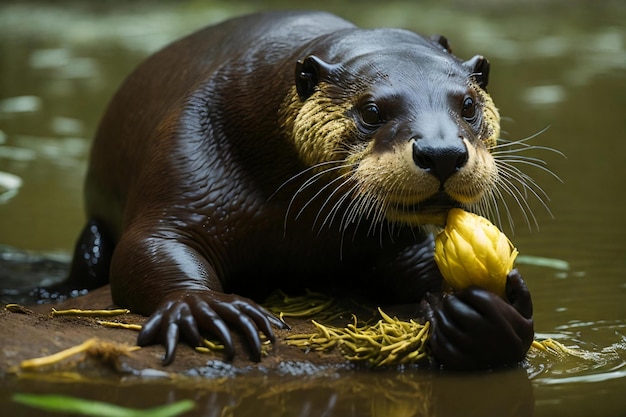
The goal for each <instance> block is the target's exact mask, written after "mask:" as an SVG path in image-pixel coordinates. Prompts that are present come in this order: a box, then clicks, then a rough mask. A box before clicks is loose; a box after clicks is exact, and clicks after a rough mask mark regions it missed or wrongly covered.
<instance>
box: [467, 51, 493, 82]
mask: <svg viewBox="0 0 626 417" xmlns="http://www.w3.org/2000/svg"><path fill="white" fill-rule="evenodd" d="M463 66H464V67H465V68H467V69H468V70H469V72H470V73H471V75H472V77H474V79H475V80H476V84H478V85H479V86H480V88H482V89H483V90H486V89H487V84H489V61H487V59H486V58H485V57H484V56H482V55H476V56H475V57H473V58H471V59H470V60H468V61H465V62H464V63H463Z"/></svg>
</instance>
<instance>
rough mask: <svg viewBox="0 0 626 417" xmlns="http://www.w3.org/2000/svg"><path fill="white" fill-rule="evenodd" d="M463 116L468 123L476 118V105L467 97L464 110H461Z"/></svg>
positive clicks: (464, 101) (464, 100)
mask: <svg viewBox="0 0 626 417" xmlns="http://www.w3.org/2000/svg"><path fill="white" fill-rule="evenodd" d="M461 116H463V118H464V119H465V120H467V121H468V122H472V121H474V119H475V117H476V103H475V102H474V99H473V98H472V97H470V96H465V98H464V99H463V109H462V110H461Z"/></svg>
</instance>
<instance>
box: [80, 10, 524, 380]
mask: <svg viewBox="0 0 626 417" xmlns="http://www.w3.org/2000/svg"><path fill="white" fill-rule="evenodd" d="M488 69H489V67H488V64H487V62H486V60H484V59H483V58H482V57H476V58H474V59H472V60H469V61H467V62H463V61H461V60H459V59H458V58H456V57H454V56H453V55H452V54H450V52H449V51H448V49H447V43H446V42H445V39H443V38H436V39H435V40H431V39H428V38H424V37H421V36H419V35H416V34H414V33H412V32H408V31H402V30H396V29H380V30H363V29H358V28H356V27H354V26H353V25H352V24H350V23H348V22H346V21H344V20H342V19H340V18H337V17H335V16H332V15H329V14H324V13H269V14H260V15H252V16H247V17H243V18H239V19H234V20H230V21H227V22H225V23H222V24H220V25H217V26H213V27H209V28H206V29H204V30H201V31H199V32H197V33H195V34H193V35H191V36H189V37H186V38H184V39H182V40H180V41H178V42H175V43H173V44H172V45H170V46H168V47H166V48H165V49H163V50H162V51H160V52H158V53H156V54H155V55H153V56H152V57H150V58H148V59H147V60H146V61H145V62H144V63H142V64H141V65H140V66H139V67H138V68H137V69H136V70H135V71H134V72H133V73H132V74H131V75H130V76H129V77H128V79H127V80H126V81H125V82H124V84H123V85H122V86H121V88H120V89H119V91H118V92H117V94H116V95H115V97H114V98H113V100H112V102H111V104H110V106H109V108H108V110H107V112H106V114H105V115H104V117H103V119H102V122H101V124H100V128H99V130H98V133H97V135H96V138H95V142H94V145H93V150H92V154H91V159H90V164H89V170H88V175H87V182H86V187H85V189H86V206H87V214H88V217H89V219H90V220H89V223H88V225H87V226H86V228H85V230H84V231H83V235H82V236H81V238H80V239H79V242H78V244H77V252H76V256H75V260H74V263H73V270H72V274H71V275H72V276H71V277H70V281H69V282H70V283H71V284H72V285H74V286H81V287H83V286H86V287H94V286H97V285H100V284H102V283H105V282H106V281H107V280H108V281H110V283H111V290H112V294H113V297H114V301H115V302H116V303H117V304H119V305H121V306H126V307H129V308H130V309H132V310H133V311H135V312H138V313H142V314H145V315H151V318H150V319H149V320H148V322H147V323H146V325H145V326H144V329H143V331H142V332H141V334H140V335H139V340H138V343H139V344H142V345H145V344H152V343H162V344H164V345H165V346H166V351H167V353H166V357H165V362H166V363H167V362H170V361H171V360H173V358H174V351H175V346H176V344H177V343H178V340H179V338H183V339H185V340H186V341H187V342H188V343H190V344H192V345H197V344H198V343H199V340H200V335H201V334H202V333H212V334H213V335H215V336H217V337H218V338H220V339H221V340H222V341H223V342H224V343H225V345H226V355H227V357H232V355H233V354H234V351H233V348H232V346H233V345H232V339H231V335H230V328H234V329H238V330H239V331H242V332H243V333H244V334H245V335H246V337H247V339H248V341H249V344H250V346H251V357H252V359H254V360H260V340H259V332H264V333H265V334H266V335H268V336H269V337H270V338H273V332H272V329H271V327H272V325H275V326H282V323H281V322H280V321H279V320H277V319H276V318H274V317H273V316H272V315H271V314H269V313H268V312H266V311H265V310H264V309H262V308H261V307H259V306H258V305H257V304H256V303H255V302H254V301H252V300H251V299H249V298H243V297H244V296H245V297H250V298H253V299H255V300H259V299H260V298H261V297H263V296H264V295H266V294H267V293H269V292H271V291H272V290H273V289H276V288H282V289H283V290H287V291H290V290H301V289H303V288H312V289H322V290H326V291H331V290H332V291H343V292H349V293H351V294H355V293H358V294H359V295H361V296H365V297H369V298H370V299H372V300H374V301H377V302H378V301H381V302H382V301H385V302H395V303H415V304H416V305H418V304H420V303H422V305H423V306H426V309H425V311H424V314H425V315H426V316H427V317H428V318H429V319H431V320H432V321H433V325H434V331H433V336H432V339H431V346H432V347H433V352H434V354H435V357H436V358H437V359H438V360H439V361H441V362H442V363H443V364H445V365H449V366H451V367H459V368H476V367H488V366H499V365H502V364H507V363H511V362H516V361H519V360H521V359H522V358H523V357H524V354H525V352H526V350H527V349H528V346H529V345H530V342H531V340H532V335H533V330H532V318H531V316H532V307H531V303H530V296H529V294H528V292H527V290H526V288H525V285H524V282H523V280H522V279H521V277H520V276H519V274H517V273H516V272H514V273H512V274H511V276H510V277H509V284H508V287H507V288H508V293H507V294H508V302H507V301H505V300H502V299H501V298H499V297H497V296H494V295H493V294H490V293H487V292H486V291H483V290H480V289H477V288H471V289H468V290H466V291H463V292H460V293H458V294H457V295H454V296H446V297H443V296H442V295H441V293H440V291H441V277H440V274H439V273H438V270H437V268H436V266H435V264H434V262H433V259H432V238H431V237H429V235H428V234H427V233H425V232H424V231H423V230H422V228H421V225H425V224H428V223H441V222H443V219H445V213H446V212H447V210H449V208H451V207H465V208H467V209H471V208H472V207H474V206H475V205H479V204H481V201H482V200H483V199H484V198H485V196H486V195H490V194H489V193H490V189H491V188H493V187H494V184H493V183H494V181H495V176H496V175H497V172H496V169H495V165H494V163H493V161H492V159H491V156H490V153H489V150H490V149H491V147H493V146H494V144H495V140H496V139H497V135H498V132H499V125H498V121H499V119H498V117H497V111H496V110H495V107H494V106H493V102H491V99H490V97H489V95H488V94H487V93H486V90H485V87H486V85H487V75H488ZM86 277H91V278H90V279H89V281H88V282H87V281H85V278H86ZM427 294H430V295H429V296H427ZM424 300H426V302H424ZM470 329H471V332H470ZM470 333H471V334H470Z"/></svg>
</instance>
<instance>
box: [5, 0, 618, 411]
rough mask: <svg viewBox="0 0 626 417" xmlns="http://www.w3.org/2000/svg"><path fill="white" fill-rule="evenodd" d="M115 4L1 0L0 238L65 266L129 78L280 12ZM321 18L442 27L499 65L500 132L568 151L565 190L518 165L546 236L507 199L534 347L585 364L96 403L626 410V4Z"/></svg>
mask: <svg viewBox="0 0 626 417" xmlns="http://www.w3.org/2000/svg"><path fill="white" fill-rule="evenodd" d="M120 6H121V5H115V6H114V5H113V3H105V4H104V5H99V4H97V3H94V4H91V3H86V4H83V3H73V2H68V3H67V5H62V4H60V3H55V5H54V6H52V5H49V6H47V5H29V4H28V3H27V4H23V3H18V2H16V3H8V4H6V3H3V5H2V6H0V51H1V52H0V244H1V245H8V246H11V247H15V248H19V249H26V250H32V251H36V252H45V253H48V254H52V255H54V256H56V257H57V258H60V259H67V257H68V256H69V252H70V250H71V248H72V245H73V243H74V239H75V237H76V235H77V234H78V232H79V230H80V228H81V227H82V223H83V213H82V190H81V189H82V178H83V175H84V172H85V160H86V155H87V152H88V149H89V142H90V138H91V136H92V135H93V132H94V130H95V128H96V126H97V123H98V119H99V117H100V115H101V114H102V112H103V110H104V108H105V105H106V103H107V101H108V99H109V97H110V96H111V94H112V93H113V91H114V90H115V88H117V86H118V85H119V83H120V82H121V81H122V79H123V77H124V76H125V75H126V74H127V73H128V72H129V71H130V70H131V69H132V68H133V67H134V66H135V65H136V64H137V63H138V62H139V61H140V60H141V59H143V58H144V57H145V56H147V55H148V54H149V53H150V52H153V51H154V50H156V49H157V48H159V47H160V46H162V45H164V44H165V43H167V42H169V41H170V40H172V39H175V38H177V37H179V36H181V35H183V34H186V33H189V32H191V31H193V30H194V29H196V28H199V27H201V26H203V25H205V24H208V23H211V22H215V21H218V20H221V19H223V18H225V17H227V16H230V15H236V14H241V13H244V12H247V11H252V10H255V9H266V8H269V7H270V6H269V5H267V6H262V5H261V4H259V3H240V2H235V3H229V5H228V6H227V5H226V3H225V2H216V3H215V5H213V4H211V2H202V3H200V2H179V3H173V2H172V3H171V4H170V3H169V2H159V3H158V4H156V5H154V4H148V3H138V4H135V3H133V6H126V8H120ZM272 6H273V7H280V4H279V3H275V4H273V5H272ZM315 8H321V9H326V10H330V11H335V12H337V13H339V14H341V15H343V16H345V17H347V18H349V19H350V20H352V21H354V22H356V23H358V24H360V25H362V26H401V27H407V28H410V29H413V30H416V31H419V32H423V33H442V34H445V35H446V36H447V37H448V38H449V39H450V40H451V42H452V46H453V49H454V52H455V53H456V54H457V55H459V56H461V57H465V58H469V57H471V56H472V55H474V54H476V53H480V54H484V55H485V56H486V57H488V58H489V59H490V61H491V64H492V72H491V79H490V92H491V94H492V96H493V97H494V100H495V102H496V104H497V105H498V107H499V108H500V111H501V113H502V115H503V116H504V117H505V118H506V119H505V120H504V121H503V130H504V131H505V132H506V135H505V137H506V138H507V139H511V140H516V139H521V138H525V137H528V136H531V135H533V134H535V133H537V132H539V131H541V130H543V129H544V128H546V127H548V129H547V130H546V131H545V132H544V133H542V134H541V135H539V136H538V137H537V138H535V139H533V140H532V143H536V144H541V145H545V146H548V147H551V148H555V149H558V150H559V151H561V152H562V153H563V154H564V155H565V157H562V156H559V155H558V154H556V153H553V152H549V151H543V152H541V151H539V152H537V153H536V155H537V156H538V157H540V158H543V159H545V160H546V161H547V162H548V168H549V169H550V170H551V171H553V172H554V173H556V174H558V176H559V177H560V178H561V179H562V182H560V181H558V180H556V179H555V178H553V177H552V176H551V175H550V174H548V173H546V172H543V171H541V170H538V169H533V168H532V167H527V169H525V170H526V172H528V173H530V174H531V175H532V176H533V177H534V178H535V179H536V181H537V182H538V183H539V184H540V185H541V187H542V188H543V190H544V191H545V192H546V194H547V195H548V196H549V199H550V201H549V202H548V206H549V209H550V211H551V213H552V214H550V212H548V211H547V210H546V209H545V208H543V206H542V204H541V203H540V202H539V201H537V199H535V198H533V197H532V196H529V201H531V205H532V212H533V213H534V216H535V217H536V223H537V224H538V227H537V226H536V225H535V221H534V220H533V219H532V218H531V219H530V224H531V225H530V227H529V226H527V225H526V222H525V220H524V216H523V214H522V213H521V212H520V211H519V210H515V207H514V206H515V204H514V203H511V202H510V204H509V205H510V207H511V208H512V212H513V214H512V216H513V219H514V222H515V228H514V231H511V229H510V227H509V226H507V224H508V221H507V220H506V218H505V219H504V222H503V223H504V227H505V231H507V233H508V234H509V235H510V236H511V238H512V240H513V241H514V242H515V244H516V246H517V247H518V249H519V251H520V253H521V254H522V255H524V256H526V259H524V258H521V259H520V263H518V266H519V268H520V269H521V270H522V273H523V274H524V276H525V278H526V281H527V283H528V285H529V287H530V290H531V292H532V294H533V300H534V304H535V323H536V330H537V332H538V336H540V337H552V338H555V339H557V340H559V341H561V342H562V343H564V344H566V345H568V346H574V347H578V348H579V349H580V350H581V351H582V352H583V355H582V357H569V358H565V359H556V358H554V357H549V356H545V355H540V354H534V355H532V356H531V357H530V358H529V362H528V364H527V367H526V368H524V369H522V370H514V371H507V372H496V373H487V374H482V373H480V374H473V375H450V374H444V375H442V374H438V373H431V372H426V371H415V370H404V371H402V372H397V371H393V372H376V373H372V372H369V371H368V372H358V371H352V370H336V369H331V370H328V369H308V370H306V372H304V371H302V370H293V369H290V370H287V371H285V372H284V373H283V374H279V375H273V374H264V373H262V372H260V373H257V374H249V375H239V376H234V377H231V378H230V379H228V380H227V381H226V382H223V381H221V382H220V383H219V384H218V383H215V382H211V381H207V380H201V381H198V379H197V378H190V379H189V380H186V381H183V382H180V381H179V382H177V383H173V382H165V381H164V382H150V383H144V384H136V383H134V382H126V383H114V382H111V381H104V382H100V384H102V385H101V387H104V388H103V392H107V393H108V394H111V395H114V396H111V395H109V396H107V397H102V398H118V402H119V403H121V404H125V405H137V406H142V407H146V406H148V405H154V404H155V401H157V400H159V401H160V400H161V399H162V398H169V399H180V398H195V399H197V401H198V404H199V407H200V409H204V411H205V412H206V413H205V415H207V414H209V415H211V414H210V412H209V411H208V410H222V409H224V410H226V411H224V412H225V413H226V414H227V415H248V414H251V413H255V415H257V413H258V412H259V410H265V411H267V413H266V414H267V415H274V414H279V412H280V410H283V411H285V410H287V411H285V415H302V416H304V415H321V414H322V412H323V410H327V411H328V414H327V415H405V416H422V415H424V416H426V415H430V416H441V415H476V416H484V415H500V416H504V415H533V414H534V415H536V416H548V415H549V416H551V417H554V416H560V415H563V416H565V415H567V416H587V415H597V416H623V415H626V398H625V397H624V395H623V392H624V388H625V387H626V365H625V362H626V339H625V335H626V303H625V301H626V279H625V278H624V277H625V276H626V216H624V215H623V206H624V203H625V200H626V194H625V193H624V185H623V184H624V181H625V180H626V164H625V162H626V159H625V158H626V157H625V156H624V155H626V120H625V116H624V111H625V109H626V30H625V29H626V26H625V24H624V22H626V6H625V5H624V4H623V3H620V2H617V1H616V2H603V1H597V2H589V4H587V3H586V2H577V3H574V2H568V3H567V5H564V6H561V5H560V4H559V2H554V4H552V3H550V2H524V4H523V6H519V5H516V4H515V3H513V2H510V3H509V2H493V4H492V2H490V1H488V0H485V1H478V2H472V3H471V6H470V5H468V4H467V3H466V2H458V3H457V2H451V3H450V4H449V5H448V6H443V5H441V4H440V3H436V4H435V3H433V4H430V3H429V2H426V3H420V5H414V4H413V3H403V2H391V3H387V2H386V3H384V4H379V3H373V2H372V3H369V2H363V3H355V2H346V3H341V2H330V1H328V2H323V1H322V2H320V1H318V2H315ZM543 258H547V262H542V259H543ZM522 261H523V262H522ZM33 279H34V280H40V279H41V277H39V276H36V275H33ZM0 285H1V286H2V287H3V288H7V287H13V286H17V285H30V283H23V282H21V283H15V282H11V283H8V282H2V283H1V284H0ZM294 375H295V376H294ZM96 382H97V381H96ZM49 383H50V382H48V381H45V380H40V381H36V382H32V381H29V382H28V383H25V382H18V383H16V385H15V389H17V390H22V391H25V390H28V389H29V388H32V389H35V387H40V389H41V390H48V391H49V390H50V386H48V385H46V384H49ZM61 385H62V386H63V387H64V388H59V385H58V383H57V385H55V387H56V388H54V389H55V390H61V389H65V390H66V392H71V393H73V394H75V395H80V394H81V393H83V394H84V395H85V396H86V397H88V398H97V396H95V397H94V395H95V394H94V393H93V390H91V391H89V390H88V389H86V388H85V387H82V386H81V385H80V384H79V385H72V384H69V383H65V385H63V384H61ZM267 387H271V388H267ZM155 393H159V395H155ZM227 406H228V407H230V408H224V407H227ZM228 410H231V412H232V414H228V412H227V411H228ZM307 410H308V411H307ZM214 412H215V414H213V415H220V412H221V411H220V412H217V411H214ZM307 413H308V414H307ZM350 413H352V414H350Z"/></svg>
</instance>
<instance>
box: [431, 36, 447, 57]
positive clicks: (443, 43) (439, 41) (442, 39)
mask: <svg viewBox="0 0 626 417" xmlns="http://www.w3.org/2000/svg"><path fill="white" fill-rule="evenodd" d="M430 40H431V41H433V42H435V43H436V44H438V45H439V46H441V47H442V48H443V50H444V51H446V52H449V53H452V48H451V47H450V42H448V38H446V37H445V36H443V35H432V36H431V37H430Z"/></svg>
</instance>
